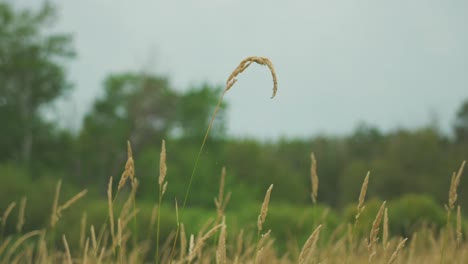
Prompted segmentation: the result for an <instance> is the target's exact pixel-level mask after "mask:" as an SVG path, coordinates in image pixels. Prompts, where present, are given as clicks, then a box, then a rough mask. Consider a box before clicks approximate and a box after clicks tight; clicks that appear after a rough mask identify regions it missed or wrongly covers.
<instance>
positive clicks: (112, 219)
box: [107, 176, 115, 244]
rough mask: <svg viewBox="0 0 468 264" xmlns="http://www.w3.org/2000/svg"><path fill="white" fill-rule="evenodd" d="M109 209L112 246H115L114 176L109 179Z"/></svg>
mask: <svg viewBox="0 0 468 264" xmlns="http://www.w3.org/2000/svg"><path fill="white" fill-rule="evenodd" d="M107 207H108V208H109V224H110V234H111V237H112V244H115V235H114V209H113V207H114V205H113V201H112V176H111V177H110V179H109V184H108V185H107Z"/></svg>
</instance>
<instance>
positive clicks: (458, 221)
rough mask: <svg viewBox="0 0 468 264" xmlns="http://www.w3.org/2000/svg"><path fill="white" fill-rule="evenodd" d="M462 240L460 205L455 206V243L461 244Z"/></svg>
mask: <svg viewBox="0 0 468 264" xmlns="http://www.w3.org/2000/svg"><path fill="white" fill-rule="evenodd" d="M462 238H463V233H462V216H461V208H460V205H459V206H457V228H456V241H457V245H460V244H461V241H462Z"/></svg>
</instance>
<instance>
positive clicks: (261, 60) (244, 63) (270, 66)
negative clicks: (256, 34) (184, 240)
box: [171, 56, 278, 259]
mask: <svg viewBox="0 0 468 264" xmlns="http://www.w3.org/2000/svg"><path fill="white" fill-rule="evenodd" d="M254 62H255V63H257V64H259V65H265V66H267V67H268V69H269V70H270V72H271V76H272V79H273V94H272V96H271V98H274V97H275V95H276V92H277V90H278V80H277V76H276V71H275V69H274V67H273V63H272V62H271V61H270V59H268V58H265V57H256V56H251V57H247V58H245V59H244V60H242V61H241V62H240V63H239V65H238V66H237V67H236V68H235V69H234V71H232V73H231V75H229V77H228V79H227V81H226V86H225V88H224V91H223V92H222V93H221V96H220V97H219V100H218V103H217V105H216V107H215V110H214V112H213V115H212V116H211V120H210V123H209V125H208V127H207V129H206V132H205V135H204V137H203V141H202V144H201V146H200V150H199V151H198V154H197V157H196V159H195V163H194V165H193V169H192V173H191V175H190V179H189V183H188V185H187V190H186V192H185V196H184V202H183V203H182V209H181V212H180V218H181V219H183V215H184V211H185V206H186V205H187V200H188V197H189V195H190V190H191V188H192V182H193V178H194V176H195V173H196V171H197V168H198V163H199V161H200V157H201V154H202V152H203V149H204V148H205V144H206V140H207V139H208V136H209V134H210V131H211V128H212V126H213V122H214V120H215V118H216V115H217V114H218V111H219V109H220V108H221V104H222V102H223V98H224V95H225V94H226V93H227V92H228V91H229V90H230V89H231V88H232V86H233V85H234V84H235V83H236V82H237V79H236V77H237V76H238V75H239V74H240V73H242V72H243V71H244V70H246V69H247V68H248V67H249V66H250V65H251V64H252V63H254ZM179 227H180V224H179V223H177V230H176V235H175V239H174V243H173V246H172V252H171V259H172V257H173V254H174V251H175V245H176V242H177V238H178V235H179V232H180V228H179Z"/></svg>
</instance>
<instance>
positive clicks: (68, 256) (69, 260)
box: [62, 235, 73, 264]
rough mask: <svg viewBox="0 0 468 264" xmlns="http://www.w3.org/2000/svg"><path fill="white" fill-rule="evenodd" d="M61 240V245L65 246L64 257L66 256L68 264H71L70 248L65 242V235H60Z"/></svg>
mask: <svg viewBox="0 0 468 264" xmlns="http://www.w3.org/2000/svg"><path fill="white" fill-rule="evenodd" d="M62 240H63V245H64V246H65V253H66V256H67V262H68V264H73V261H72V257H71V254H70V248H69V247H68V242H67V238H66V237H65V235H62Z"/></svg>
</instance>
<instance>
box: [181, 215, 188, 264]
mask: <svg viewBox="0 0 468 264" xmlns="http://www.w3.org/2000/svg"><path fill="white" fill-rule="evenodd" d="M186 252H187V235H186V234H185V226H184V224H183V223H181V224H180V262H182V261H183V259H184V258H185V253H186Z"/></svg>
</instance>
